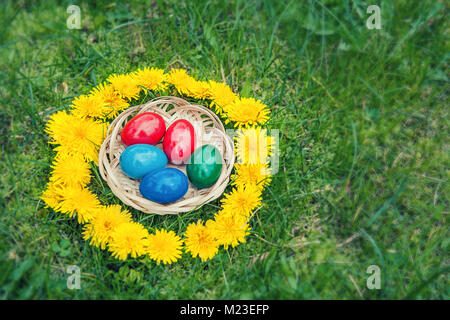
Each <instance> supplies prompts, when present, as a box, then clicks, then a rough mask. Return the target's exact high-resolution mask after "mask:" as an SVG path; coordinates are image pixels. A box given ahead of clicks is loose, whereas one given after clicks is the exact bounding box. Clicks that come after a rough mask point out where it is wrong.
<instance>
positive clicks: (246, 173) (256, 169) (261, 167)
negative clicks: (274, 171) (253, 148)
mask: <svg viewBox="0 0 450 320" xmlns="http://www.w3.org/2000/svg"><path fill="white" fill-rule="evenodd" d="M234 168H235V170H236V171H235V174H233V175H232V176H231V179H232V180H233V184H234V185H235V186H237V187H244V186H246V185H250V184H253V185H256V186H257V187H258V188H259V189H264V187H265V186H267V185H268V184H269V183H270V181H271V176H270V169H269V165H268V164H267V163H256V164H247V163H242V164H240V163H236V164H235V165H234Z"/></svg>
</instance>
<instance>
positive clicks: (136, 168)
mask: <svg viewBox="0 0 450 320" xmlns="http://www.w3.org/2000/svg"><path fill="white" fill-rule="evenodd" d="M166 165H167V157H166V155H165V154H164V152H163V151H161V150H160V149H158V148H157V147H155V146H152V145H149V144H133V145H131V146H129V147H128V148H126V149H125V150H124V151H123V152H122V154H121V156H120V168H121V169H122V171H123V172H125V174H126V175H127V176H129V177H130V178H133V179H141V178H142V177H144V176H145V175H146V174H148V173H150V172H152V171H154V170H157V169H160V168H164V167H165V166H166Z"/></svg>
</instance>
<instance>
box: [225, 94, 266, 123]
mask: <svg viewBox="0 0 450 320" xmlns="http://www.w3.org/2000/svg"><path fill="white" fill-rule="evenodd" d="M226 113H227V115H228V117H227V119H226V120H225V122H226V123H228V122H230V121H232V122H234V125H235V126H236V127H239V128H241V127H248V126H251V125H257V124H264V123H266V121H267V120H268V119H269V109H268V108H267V106H266V105H265V104H263V103H261V101H259V100H255V99H253V98H239V99H236V100H235V101H234V102H233V103H231V104H230V105H228V106H227V108H226Z"/></svg>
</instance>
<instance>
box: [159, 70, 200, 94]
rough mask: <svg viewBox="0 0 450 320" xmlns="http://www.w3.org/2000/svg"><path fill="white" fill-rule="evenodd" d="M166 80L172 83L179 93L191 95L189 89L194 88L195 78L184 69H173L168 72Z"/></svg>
mask: <svg viewBox="0 0 450 320" xmlns="http://www.w3.org/2000/svg"><path fill="white" fill-rule="evenodd" d="M166 81H167V82H168V83H170V84H172V85H173V86H174V87H175V89H177V91H178V93H180V94H184V95H189V93H190V91H189V89H190V88H192V86H193V83H194V81H195V80H194V78H192V77H191V76H190V75H188V73H187V71H186V70H184V69H172V70H170V72H169V73H168V74H167V79H166Z"/></svg>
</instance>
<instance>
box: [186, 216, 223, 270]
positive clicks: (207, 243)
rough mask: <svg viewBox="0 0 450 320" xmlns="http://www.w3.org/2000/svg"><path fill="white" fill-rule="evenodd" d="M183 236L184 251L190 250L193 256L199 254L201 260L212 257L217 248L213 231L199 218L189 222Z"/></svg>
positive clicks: (217, 244)
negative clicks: (195, 221) (194, 221)
mask: <svg viewBox="0 0 450 320" xmlns="http://www.w3.org/2000/svg"><path fill="white" fill-rule="evenodd" d="M184 236H185V237H186V239H185V240H184V243H185V246H186V251H188V252H190V253H191V254H192V256H193V257H194V258H195V257H197V256H199V257H200V259H201V260H202V261H203V262H204V261H206V260H208V259H211V258H212V257H214V256H215V255H216V253H217V251H218V250H219V242H218V241H217V239H216V238H215V237H214V234H213V232H212V231H211V230H210V229H209V228H208V227H206V226H204V225H203V224H202V222H201V221H200V220H199V221H197V223H191V224H189V225H188V227H187V229H186V232H185V234H184Z"/></svg>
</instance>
